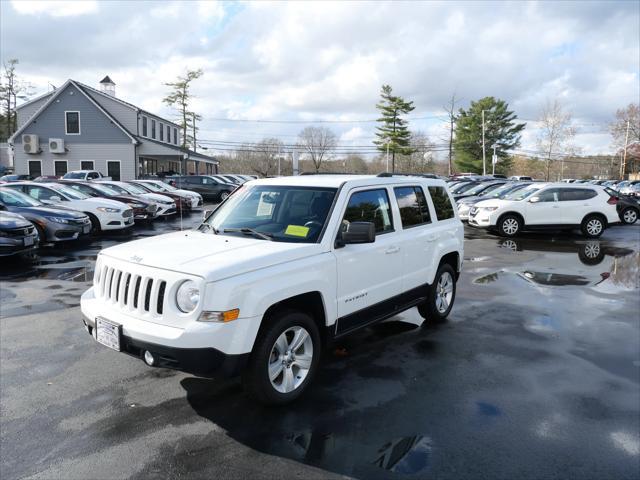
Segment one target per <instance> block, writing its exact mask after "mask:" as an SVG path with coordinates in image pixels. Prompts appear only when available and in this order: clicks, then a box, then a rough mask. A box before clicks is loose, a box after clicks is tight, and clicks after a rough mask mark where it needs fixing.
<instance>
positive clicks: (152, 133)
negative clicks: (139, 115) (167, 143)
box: [151, 120, 156, 140]
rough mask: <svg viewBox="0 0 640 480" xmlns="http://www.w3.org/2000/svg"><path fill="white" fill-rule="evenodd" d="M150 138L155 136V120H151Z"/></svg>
mask: <svg viewBox="0 0 640 480" xmlns="http://www.w3.org/2000/svg"><path fill="white" fill-rule="evenodd" d="M151 138H153V139H154V140H155V138H156V121H155V120H151Z"/></svg>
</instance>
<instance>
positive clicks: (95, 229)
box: [84, 212, 102, 233]
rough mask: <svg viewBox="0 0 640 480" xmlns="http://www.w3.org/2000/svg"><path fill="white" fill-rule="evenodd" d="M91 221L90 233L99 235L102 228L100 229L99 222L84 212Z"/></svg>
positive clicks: (96, 218)
mask: <svg viewBox="0 0 640 480" xmlns="http://www.w3.org/2000/svg"><path fill="white" fill-rule="evenodd" d="M84 213H85V214H86V215H87V216H88V217H89V220H91V233H100V231H101V230H102V227H100V220H98V217H96V216H95V215H94V214H93V213H89V212H84Z"/></svg>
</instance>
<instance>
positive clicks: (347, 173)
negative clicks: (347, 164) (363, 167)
mask: <svg viewBox="0 0 640 480" xmlns="http://www.w3.org/2000/svg"><path fill="white" fill-rule="evenodd" d="M300 175H365V174H364V173H353V172H302V173H301V174H300Z"/></svg>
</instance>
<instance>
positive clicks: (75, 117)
mask: <svg viewBox="0 0 640 480" xmlns="http://www.w3.org/2000/svg"><path fill="white" fill-rule="evenodd" d="M64 129H65V133H66V134H67V135H80V112H64Z"/></svg>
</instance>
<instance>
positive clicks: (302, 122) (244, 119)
mask: <svg viewBox="0 0 640 480" xmlns="http://www.w3.org/2000/svg"><path fill="white" fill-rule="evenodd" d="M434 118H435V119H439V120H442V119H443V118H445V116H444V115H426V116H420V117H406V118H405V119H406V120H429V119H434ZM207 120H211V121H214V122H237V123H297V124H311V123H376V122H378V121H379V120H378V119H377V118H373V119H361V120H322V119H315V120H262V119H249V118H216V117H213V118H207Z"/></svg>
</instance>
